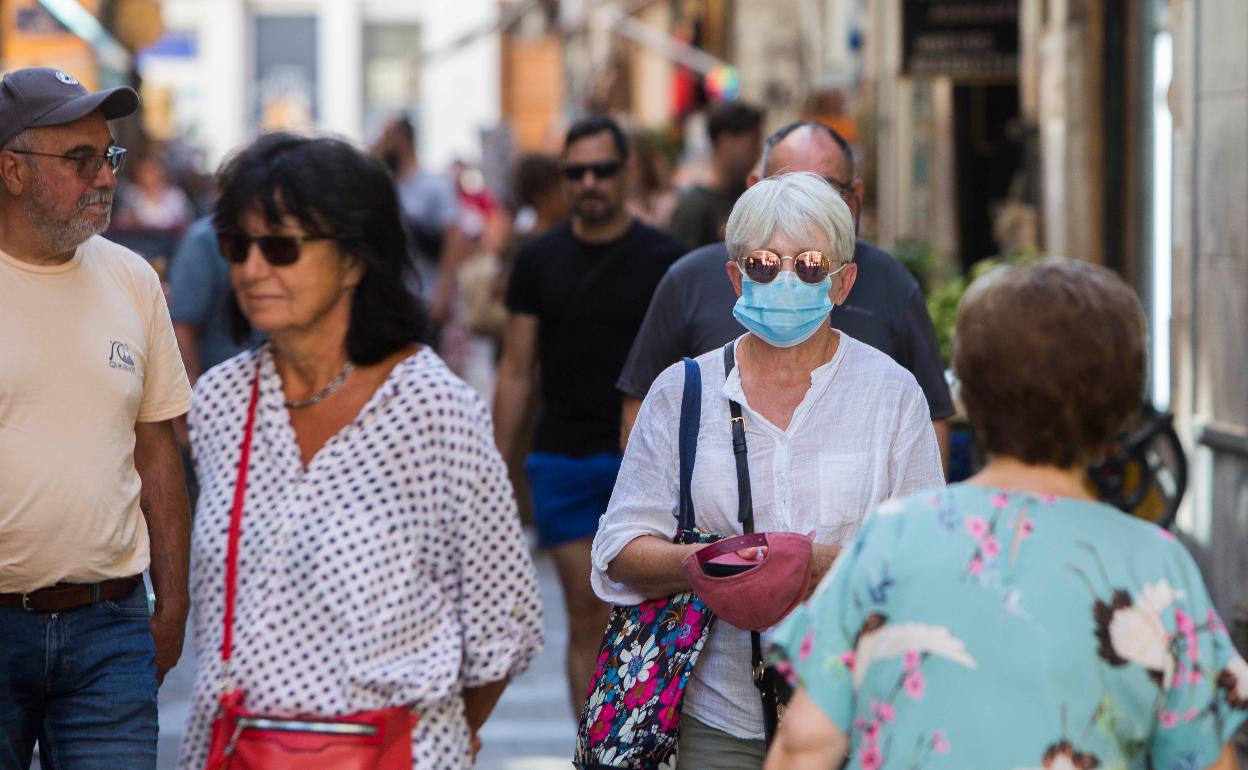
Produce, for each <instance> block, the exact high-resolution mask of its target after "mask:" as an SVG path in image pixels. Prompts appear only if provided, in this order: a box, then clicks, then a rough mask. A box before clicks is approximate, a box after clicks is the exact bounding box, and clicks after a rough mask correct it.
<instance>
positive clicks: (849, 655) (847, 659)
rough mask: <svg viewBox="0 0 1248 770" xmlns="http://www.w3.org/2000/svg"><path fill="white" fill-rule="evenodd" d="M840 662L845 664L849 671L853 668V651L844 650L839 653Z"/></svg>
mask: <svg viewBox="0 0 1248 770" xmlns="http://www.w3.org/2000/svg"><path fill="white" fill-rule="evenodd" d="M841 663H843V664H845V668H847V669H849V670H850V671H853V670H854V651H853V650H846V651H845V652H842V653H841Z"/></svg>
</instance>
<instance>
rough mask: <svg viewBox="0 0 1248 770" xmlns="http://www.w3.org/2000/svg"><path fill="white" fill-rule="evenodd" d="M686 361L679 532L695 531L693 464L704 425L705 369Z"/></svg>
mask: <svg viewBox="0 0 1248 770" xmlns="http://www.w3.org/2000/svg"><path fill="white" fill-rule="evenodd" d="M684 361H685V393H684V396H682V397H681V400H680V520H679V524H678V526H677V529H678V530H688V529H693V528H694V526H695V525H694V515H693V461H694V458H695V457H696V456H697V454H698V425H699V423H701V422H702V369H701V367H699V366H698V362H697V361H694V360H693V359H691V358H686V359H684Z"/></svg>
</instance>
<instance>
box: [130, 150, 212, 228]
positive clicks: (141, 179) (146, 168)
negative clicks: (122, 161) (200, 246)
mask: <svg viewBox="0 0 1248 770" xmlns="http://www.w3.org/2000/svg"><path fill="white" fill-rule="evenodd" d="M159 152H160V150H159V147H150V148H148V152H147V153H146V154H144V155H142V156H141V157H139V158H136V159H135V162H134V163H133V164H131V165H132V170H131V172H130V179H131V182H130V183H129V184H126V185H124V186H123V187H122V189H121V195H120V196H119V199H120V204H121V205H119V206H118V207H117V226H118V227H121V228H142V229H149V230H172V231H175V232H178V233H181V232H182V231H183V230H185V229H186V228H187V226H188V225H190V224H191V220H192V219H194V218H195V210H194V208H193V207H192V206H191V200H190V198H188V197H187V196H186V193H184V192H182V189H181V188H179V187H178V186H177V185H175V184H173V183H171V182H170V181H169V173H168V169H167V168H166V167H165V162H164V160H163V159H161V157H160V154H159Z"/></svg>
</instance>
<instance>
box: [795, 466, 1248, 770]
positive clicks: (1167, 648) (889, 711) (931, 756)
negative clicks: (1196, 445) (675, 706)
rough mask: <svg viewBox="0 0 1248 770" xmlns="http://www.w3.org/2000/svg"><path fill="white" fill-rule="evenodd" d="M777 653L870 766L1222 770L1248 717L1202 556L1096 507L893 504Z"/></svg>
mask: <svg viewBox="0 0 1248 770" xmlns="http://www.w3.org/2000/svg"><path fill="white" fill-rule="evenodd" d="M772 643H773V646H772V660H773V662H775V663H776V665H777V666H778V667H779V669H780V671H781V672H782V673H784V674H785V675H786V676H788V677H789V678H790V680H793V681H796V682H800V683H801V685H802V686H803V687H804V688H805V689H806V691H807V693H808V694H809V695H810V697H811V698H812V699H813V700H814V701H815V703H816V704H818V706H819V707H820V708H821V709H822V710H823V711H824V713H826V714H827V715H828V717H829V718H830V719H831V720H832V721H833V722H835V723H836V724H837V725H838V726H840V728H841V729H842V730H843V731H844V732H845V733H846V735H848V736H850V751H851V754H852V757H851V760H850V765H849V767H851V768H861V769H862V770H880V769H881V768H886V769H888V770H907V769H909V768H920V767H922V768H949V769H950V770H954V769H955V768H956V770H965V769H966V768H973V769H974V770H1017V769H1021V768H1040V767H1044V768H1049V769H1050V770H1093V768H1107V769H1110V768H1112V769H1122V770H1126V768H1133V769H1134V768H1140V769H1141V770H1142V769H1143V768H1146V767H1149V766H1150V763H1151V767H1153V768H1156V769H1157V770H1203V768H1205V767H1207V766H1208V765H1210V764H1212V763H1213V762H1214V761H1215V760H1216V759H1217V758H1218V755H1219V754H1220V752H1221V747H1222V745H1223V744H1224V743H1225V742H1226V741H1227V740H1228V739H1229V738H1230V737H1231V735H1232V733H1234V732H1235V729H1236V728H1237V727H1238V726H1239V725H1240V723H1241V722H1243V721H1244V719H1245V717H1248V664H1246V663H1245V662H1244V660H1243V658H1241V657H1240V656H1239V655H1238V654H1236V652H1235V649H1234V647H1233V646H1232V645H1231V641H1230V638H1229V637H1228V636H1227V633H1226V627H1225V626H1224V625H1223V624H1222V621H1221V620H1220V619H1219V617H1218V614H1217V612H1216V611H1215V610H1214V608H1213V604H1212V602H1211V601H1210V599H1209V594H1208V592H1207V591H1206V589H1205V585H1204V583H1203V581H1202V580H1201V577H1200V573H1199V572H1198V571H1197V569H1196V565H1195V563H1194V562H1193V561H1192V558H1191V556H1190V555H1189V554H1188V552H1187V550H1186V549H1184V548H1183V546H1181V545H1180V544H1179V543H1178V542H1176V541H1175V539H1174V537H1173V535H1171V534H1169V533H1168V532H1166V531H1165V530H1162V529H1159V528H1157V527H1155V526H1153V525H1152V524H1148V523H1145V522H1143V521H1140V520H1137V519H1133V518H1131V517H1129V516H1125V515H1123V514H1122V513H1119V512H1118V511H1117V510H1115V509H1113V508H1109V507H1107V506H1104V505H1100V504H1098V503H1091V502H1086V501H1081V500H1073V499H1065V498H1060V499H1059V498H1051V497H1037V496H1034V495H1027V494H1020V493H1008V492H1004V491H1001V490H996V489H988V488H983V487H975V486H970V485H965V484H963V485H957V486H953V487H949V488H948V489H944V490H940V491H937V492H930V493H924V494H920V495H916V496H913V497H908V498H905V499H900V500H890V501H888V502H886V503H884V504H883V505H881V506H880V507H879V508H877V509H876V511H875V512H874V513H873V514H872V515H871V516H869V517H868V518H867V520H866V522H865V523H864V524H863V527H862V530H861V531H860V532H859V534H858V537H857V539H856V540H855V541H854V542H853V543H852V544H850V545H849V546H847V547H846V549H845V551H844V552H843V553H842V555H841V557H840V558H839V559H838V560H837V563H836V566H835V567H834V568H833V570H832V572H831V574H829V576H828V577H827V579H826V580H824V582H823V584H822V585H820V587H819V589H818V591H817V592H816V594H815V595H814V596H813V597H812V598H811V600H810V601H809V602H808V603H807V604H805V605H803V606H802V607H800V608H799V609H798V610H796V611H795V612H794V613H793V614H792V615H791V616H790V617H789V618H788V619H787V620H786V621H785V622H784V623H783V624H782V625H781V626H780V627H779V628H778V629H777V630H776V632H775V634H774V635H773V636H772Z"/></svg>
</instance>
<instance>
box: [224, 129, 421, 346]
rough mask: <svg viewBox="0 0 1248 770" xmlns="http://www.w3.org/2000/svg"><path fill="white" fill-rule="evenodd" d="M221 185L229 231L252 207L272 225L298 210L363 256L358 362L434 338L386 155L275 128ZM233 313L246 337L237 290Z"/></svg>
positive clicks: (242, 155)
mask: <svg viewBox="0 0 1248 770" xmlns="http://www.w3.org/2000/svg"><path fill="white" fill-rule="evenodd" d="M217 188H218V190H219V193H220V195H219V197H218V199H217V206H216V211H215V213H214V214H213V219H212V224H213V227H214V228H215V229H216V231H217V233H218V234H219V235H223V234H226V233H231V232H238V230H239V229H240V223H241V221H242V217H243V215H244V214H246V213H249V212H254V213H256V214H258V215H260V216H262V217H263V218H264V221H265V222H266V223H268V224H269V225H270V226H271V227H278V226H280V225H281V223H282V219H283V217H285V216H291V217H294V218H295V219H296V220H297V221H298V222H299V224H300V225H301V226H302V227H303V228H304V229H306V230H307V232H309V233H317V234H324V235H328V236H330V237H332V238H333V239H334V241H335V242H336V243H337V244H338V247H339V248H340V249H342V250H343V251H344V252H345V253H347V254H348V255H350V256H351V257H353V258H354V259H356V260H358V261H359V263H360V265H361V267H362V268H363V271H364V274H363V277H362V278H361V279H360V283H359V285H357V286H356V287H355V294H354V297H353V298H352V302H351V320H350V322H349V326H348V328H347V340H346V347H347V357H348V358H349V359H350V360H351V361H352V362H353V363H355V364H359V365H368V364H373V363H377V362H378V361H380V360H382V359H383V358H385V357H386V356H389V355H391V354H393V353H395V352H398V351H399V350H401V349H402V348H404V347H405V346H407V345H410V344H412V343H414V342H423V341H425V339H426V337H427V334H428V331H429V322H428V317H427V315H426V313H425V308H424V305H423V304H422V303H421V301H420V300H419V299H418V298H417V297H416V295H415V293H414V291H415V289H416V276H415V270H414V268H413V265H412V263H411V259H410V257H409V256H408V255H409V250H408V242H407V236H406V234H405V231H404V229H403V223H402V219H401V216H400V213H399V201H398V196H397V194H396V192H395V189H394V183H393V182H392V181H391V179H390V175H389V173H387V171H386V168H385V166H383V165H382V164H381V162H380V161H378V160H376V159H374V158H370V157H369V156H367V155H365V154H364V153H362V152H360V151H359V150H357V149H356V148H355V147H352V146H351V145H350V144H348V143H347V142H344V141H342V140H340V139H330V138H309V137H304V136H298V135H296V134H290V133H282V132H279V133H272V134H266V135H264V136H261V137H260V138H259V139H257V140H256V141H254V142H252V143H251V144H250V145H248V146H246V147H244V148H243V149H241V150H239V151H238V152H236V153H235V154H234V155H232V156H231V157H230V158H228V159H227V160H226V161H225V163H224V164H222V166H221V169H220V170H219V171H218V172H217ZM229 314H230V323H231V330H232V332H233V334H234V338H235V340H236V341H238V342H240V343H241V342H243V341H245V340H246V339H247V338H248V337H249V336H250V335H251V324H250V323H249V322H248V321H247V318H246V316H244V315H243V313H242V310H241V309H240V308H239V306H238V302H237V300H236V299H235V298H234V295H233V293H231V294H230V296H229Z"/></svg>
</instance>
